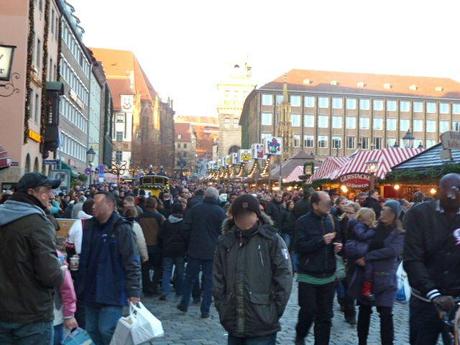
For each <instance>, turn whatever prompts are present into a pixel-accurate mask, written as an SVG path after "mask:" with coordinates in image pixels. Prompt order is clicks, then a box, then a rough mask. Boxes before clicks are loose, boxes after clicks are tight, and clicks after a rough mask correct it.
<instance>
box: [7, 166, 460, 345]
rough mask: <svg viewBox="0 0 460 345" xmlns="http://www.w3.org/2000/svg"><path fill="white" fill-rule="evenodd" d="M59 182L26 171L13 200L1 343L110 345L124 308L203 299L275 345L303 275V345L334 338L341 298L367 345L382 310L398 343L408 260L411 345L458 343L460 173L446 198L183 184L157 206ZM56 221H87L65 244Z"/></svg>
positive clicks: (125, 189) (150, 200) (230, 326)
mask: <svg viewBox="0 0 460 345" xmlns="http://www.w3.org/2000/svg"><path fill="white" fill-rule="evenodd" d="M59 184H60V181H57V180H50V179H48V178H47V177H46V176H43V175H41V174H38V173H28V174H25V175H24V176H23V177H22V178H21V180H20V181H19V183H18V184H17V186H16V189H15V191H14V193H5V194H4V195H2V198H1V200H0V203H1V204H2V205H0V281H1V283H0V296H2V298H1V299H0V343H1V344H21V345H27V344H46V345H49V344H61V343H62V341H63V338H64V336H65V333H66V331H65V330H67V332H68V331H70V330H73V329H75V328H77V327H81V328H84V329H86V331H87V332H88V333H89V335H90V336H91V338H92V340H93V341H94V343H95V344H97V345H99V344H101V345H108V344H110V341H111V338H112V336H113V333H114V330H115V327H116V325H117V322H118V320H119V319H120V318H121V317H122V315H123V308H124V307H125V306H127V305H128V304H129V303H133V304H136V303H138V302H139V301H140V299H141V298H144V297H154V298H156V300H157V302H155V303H164V301H167V300H172V301H176V302H177V309H178V310H179V311H180V312H182V313H186V312H187V311H188V308H189V305H190V304H191V303H194V304H200V311H201V318H203V319H206V318H209V315H210V310H211V305H212V303H213V302H214V305H215V308H216V309H217V311H218V313H219V317H220V321H221V324H222V326H223V327H224V328H225V330H226V331H227V332H228V334H229V335H228V344H231V345H233V344H248V345H255V344H267V345H271V344H275V343H276V335H277V332H278V331H279V330H280V322H279V320H280V318H281V316H282V315H283V313H284V310H285V308H286V305H287V302H288V300H289V298H290V295H291V290H292V286H293V280H294V277H295V280H296V281H297V283H298V305H299V311H298V320H297V325H296V328H295V344H296V345H302V344H305V343H306V338H307V336H308V334H309V333H310V331H311V328H312V326H313V325H314V330H313V336H314V343H315V344H316V345H325V344H329V342H330V334H331V328H332V317H333V305H334V299H335V298H336V297H337V300H338V303H339V305H340V308H341V312H343V316H344V318H345V321H346V322H347V323H348V324H350V326H353V327H354V326H355V325H356V328H357V339H358V343H359V345H365V344H367V339H368V335H369V332H370V320H371V314H372V309H373V308H374V307H375V308H376V310H377V312H378V314H379V317H380V338H381V343H382V345H392V344H393V342H394V325H393V305H394V303H395V296H396V292H397V279H396V278H397V277H396V271H397V269H398V267H399V264H400V263H401V260H403V261H404V268H405V269H406V271H407V274H408V277H409V282H410V285H411V287H412V289H413V291H412V298H411V301H410V305H409V308H410V324H409V325H408V327H409V328H410V340H409V341H410V344H411V345H435V344H436V343H437V339H438V337H439V335H440V334H442V335H443V336H444V340H445V341H446V343H445V344H449V343H448V341H449V339H448V332H446V329H445V324H444V323H443V322H442V320H441V319H440V318H439V317H438V313H439V312H445V313H447V312H450V311H451V310H453V309H454V306H455V304H456V298H457V297H459V296H460V271H459V270H458V269H456V268H457V267H458V264H460V248H459V246H458V244H459V243H460V175H458V174H449V175H446V176H444V177H443V178H442V179H441V181H440V192H439V198H437V199H435V200H432V199H429V198H426V197H425V196H424V195H423V193H421V192H417V193H415V194H414V195H413V196H412V198H411V200H405V199H401V200H393V199H388V200H384V199H383V198H382V197H381V196H380V195H379V193H378V191H370V192H366V193H364V192H363V193H360V194H358V195H357V196H356V197H354V198H353V200H349V199H347V197H345V196H341V195H339V193H337V192H335V191H315V190H313V189H312V188H306V189H304V190H303V189H300V190H295V189H294V190H285V191H283V190H282V191H271V190H269V189H267V188H266V187H252V186H249V185H245V184H241V183H229V184H214V185H213V186H209V185H207V184H200V183H187V182H186V181H172V183H171V186H170V189H169V190H165V191H163V192H162V193H161V194H160V195H159V196H158V197H155V196H153V195H150V194H149V193H146V192H145V191H143V190H140V189H138V188H136V186H133V185H130V184H125V183H122V184H120V185H114V184H112V185H110V184H105V183H102V184H97V185H91V186H88V187H84V186H76V187H75V188H73V189H72V190H71V191H69V192H68V193H63V192H60V193H54V191H55V190H57V188H58V186H59ZM56 218H68V219H75V221H74V222H73V225H72V227H71V228H70V230H69V233H68V236H66V238H65V239H64V240H57V238H59V237H60V236H59V231H60V230H59V223H58V222H57V221H56ZM61 237H62V236H61Z"/></svg>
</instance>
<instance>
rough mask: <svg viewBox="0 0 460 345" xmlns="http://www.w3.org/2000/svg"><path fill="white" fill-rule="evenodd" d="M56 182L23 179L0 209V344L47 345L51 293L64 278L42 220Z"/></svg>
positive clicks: (50, 232) (52, 235)
mask: <svg viewBox="0 0 460 345" xmlns="http://www.w3.org/2000/svg"><path fill="white" fill-rule="evenodd" d="M60 183H61V181H59V180H49V179H48V178H47V177H46V176H44V175H42V174H39V173H27V174H25V175H24V176H23V177H22V178H21V179H20V180H19V182H18V185H17V187H16V192H15V193H14V194H13V196H12V197H11V198H10V199H9V200H8V201H7V202H5V203H4V204H3V205H0V344H18V345H32V344H33V345H50V344H51V342H52V340H53V318H54V315H53V302H54V300H53V292H54V289H55V288H59V287H60V286H61V284H62V282H63V279H64V276H63V272H62V269H65V268H64V267H63V268H62V269H61V265H60V263H59V260H58V258H57V255H56V246H55V236H56V233H55V228H54V226H53V225H52V224H51V222H50V221H49V220H48V218H47V214H48V213H49V211H48V207H49V200H50V197H51V196H52V193H53V192H52V189H55V188H57V187H58V186H59V184H60Z"/></svg>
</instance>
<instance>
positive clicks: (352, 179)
mask: <svg viewBox="0 0 460 345" xmlns="http://www.w3.org/2000/svg"><path fill="white" fill-rule="evenodd" d="M339 180H340V182H341V183H342V184H344V185H345V186H347V187H349V188H356V189H361V188H367V187H369V185H370V183H371V177H370V176H369V175H368V174H348V175H344V176H341V177H340V178H339Z"/></svg>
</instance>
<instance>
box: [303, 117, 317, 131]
mask: <svg viewBox="0 0 460 345" xmlns="http://www.w3.org/2000/svg"><path fill="white" fill-rule="evenodd" d="M303 125H304V127H308V128H313V127H315V117H314V116H313V115H304V116H303Z"/></svg>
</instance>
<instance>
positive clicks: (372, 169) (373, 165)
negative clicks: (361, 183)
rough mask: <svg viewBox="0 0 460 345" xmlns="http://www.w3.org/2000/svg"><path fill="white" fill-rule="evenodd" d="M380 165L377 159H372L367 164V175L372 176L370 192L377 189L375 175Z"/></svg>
mask: <svg viewBox="0 0 460 345" xmlns="http://www.w3.org/2000/svg"><path fill="white" fill-rule="evenodd" d="M378 164H379V161H378V160H376V159H372V160H370V161H368V162H366V167H367V173H368V174H369V175H370V178H369V190H371V191H372V190H374V188H375V174H376V172H377V169H378Z"/></svg>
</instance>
